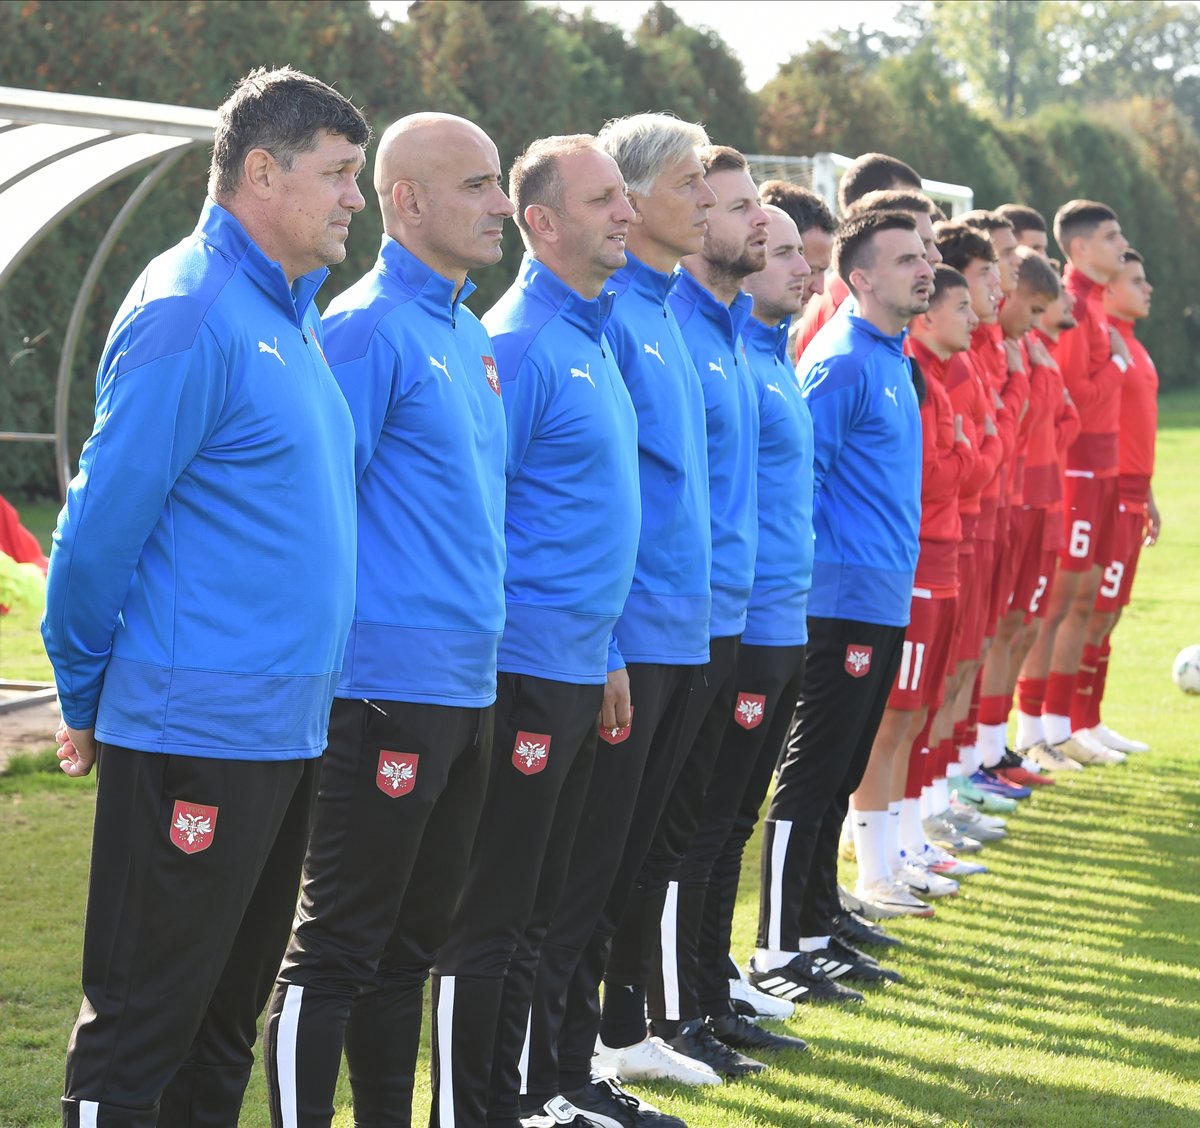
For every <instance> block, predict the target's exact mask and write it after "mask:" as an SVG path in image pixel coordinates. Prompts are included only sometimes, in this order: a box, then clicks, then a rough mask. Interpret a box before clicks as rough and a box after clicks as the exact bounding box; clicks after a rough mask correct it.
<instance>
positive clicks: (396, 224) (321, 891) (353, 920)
mask: <svg viewBox="0 0 1200 1128" xmlns="http://www.w3.org/2000/svg"><path fill="white" fill-rule="evenodd" d="M375 190H376V192H377V193H378V196H379V206H380V209H381V211H382V213H383V226H384V236H383V246H382V247H381V248H380V252H379V258H378V260H377V261H376V263H375V265H374V266H373V267H372V268H371V270H370V271H369V272H368V273H367V274H366V275H364V276H363V277H362V278H360V279H359V281H358V282H356V283H355V284H354V285H353V286H351V287H350V289H349V290H347V291H346V292H345V293H343V294H342V295H340V296H339V297H338V298H336V299H334V301H333V302H332V304H331V305H330V307H329V309H328V310H327V311H326V314H325V318H324V322H323V325H324V330H325V351H326V355H327V357H328V360H329V364H330V367H331V368H332V370H333V374H334V376H335V378H336V379H337V381H338V384H339V385H340V387H341V389H342V392H343V394H344V395H345V397H346V401H347V403H348V404H349V405H350V412H351V415H352V416H353V419H354V427H355V460H354V462H355V467H354V468H355V474H356V478H357V494H358V586H357V596H356V602H355V610H354V620H353V624H352V626H351V628H350V638H349V642H348V643H347V646H346V652H345V657H344V660H343V663H342V673H341V680H340V681H339V683H338V687H337V691H336V694H335V698H334V702H333V710H332V713H331V715H330V721H329V747H328V750H327V752H326V755H325V762H324V767H323V776H322V780H321V790H320V797H319V799H318V802H317V810H316V815H315V818H314V822H313V829H312V833H311V836H310V838H309V845H308V856H307V858H306V860H305V865H304V879H303V890H302V896H301V900H300V907H299V910H298V913H297V918H296V926H295V932H294V934H293V937H292V941H291V944H290V946H289V948H288V950H287V954H286V956H285V957H284V960H283V965H282V967H281V969H280V971H279V977H278V981H277V983H276V986H275V993H274V996H273V998H272V1000H271V1005H270V1008H269V1010H268V1014H267V1022H266V1028H265V1032H264V1043H265V1050H266V1058H267V1077H268V1085H269V1087H270V1096H271V1119H272V1124H273V1125H275V1126H276V1128H285V1126H286V1128H316V1126H318V1125H320V1126H327V1125H328V1124H329V1123H330V1120H331V1118H332V1116H333V1098H334V1090H335V1088H336V1085H337V1076H338V1066H339V1063H340V1061H341V1056H342V1049H343V1045H344V1047H345V1052H346V1058H347V1061H348V1062H349V1064H350V1073H351V1078H352V1081H351V1088H352V1090H353V1094H354V1119H355V1123H356V1124H359V1125H381V1124H397V1125H399V1124H403V1125H407V1124H408V1123H409V1119H410V1109H411V1101H412V1089H413V1076H414V1072H415V1069H416V1059H417V1048H418V1045H419V1043H420V1032H421V994H422V988H423V985H424V983H425V980H426V978H427V976H428V974H429V969H430V967H431V966H432V964H433V962H434V958H435V956H436V955H437V951H438V947H439V946H440V944H441V943H442V941H443V940H444V939H445V937H446V935H447V933H448V931H449V925H450V918H451V914H452V912H453V910H454V905H455V902H456V900H457V899H458V895H459V891H460V889H461V888H462V884H463V881H464V879H465V876H466V871H467V862H468V859H469V856H470V851H471V843H472V841H473V840H474V837H475V830H476V826H477V825H478V822H479V817H480V811H481V810H482V807H483V801H484V795H485V792H486V789H487V782H488V763H489V756H490V753H491V748H492V729H493V710H494V702H495V699H496V654H497V647H498V644H499V641H500V636H501V633H502V631H503V629H504V619H505V611H504V560H505V550H504V491H505V485H504V457H505V445H506V440H505V422H504V406H503V403H502V402H501V399H500V381H499V379H498V377H497V373H496V364H495V361H494V360H493V359H492V354H493V349H492V345H491V342H490V340H489V338H488V334H487V332H486V331H485V329H484V328H483V326H482V325H481V324H480V322H479V320H478V319H477V318H476V317H475V315H474V314H472V313H471V311H470V310H469V309H467V307H466V306H465V305H464V304H463V301H464V299H466V297H467V296H468V295H469V294H470V293H471V291H472V290H473V289H474V286H473V284H472V283H471V282H470V281H469V280H468V278H467V272H468V271H469V270H471V269H472V268H475V267H483V266H488V265H489V264H491V263H494V262H496V261H498V260H499V258H500V253H501V252H500V236H501V230H502V228H503V225H504V221H505V219H507V218H508V217H509V216H511V215H512V214H513V206H512V204H511V203H509V201H508V198H507V196H505V194H504V192H503V190H502V189H501V186H500V160H499V156H498V154H497V152H496V146H495V145H493V144H492V142H491V140H490V139H489V138H488V137H487V135H486V134H485V133H483V131H482V130H480V129H479V128H478V127H477V126H475V125H473V124H472V123H471V122H469V121H464V120H463V119H462V118H457V117H452V116H450V115H448V114H415V115H413V116H411V117H407V118H403V119H402V120H400V121H398V122H396V123H395V124H394V125H392V126H391V128H389V129H388V130H387V132H386V133H385V134H384V135H383V139H382V140H381V142H380V146H379V154H378V157H377V160H376V164H375Z"/></svg>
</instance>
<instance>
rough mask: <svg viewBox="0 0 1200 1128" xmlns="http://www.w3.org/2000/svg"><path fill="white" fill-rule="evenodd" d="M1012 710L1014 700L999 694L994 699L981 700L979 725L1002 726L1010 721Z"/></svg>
mask: <svg viewBox="0 0 1200 1128" xmlns="http://www.w3.org/2000/svg"><path fill="white" fill-rule="evenodd" d="M1011 708H1012V698H1011V697H1008V696H1007V695H1005V694H1002V693H998V694H996V695H995V696H994V697H981V698H980V699H979V723H980V724H981V725H1002V724H1004V722H1005V721H1007V720H1008V711H1009V709H1011Z"/></svg>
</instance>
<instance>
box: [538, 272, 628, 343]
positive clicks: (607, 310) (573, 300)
mask: <svg viewBox="0 0 1200 1128" xmlns="http://www.w3.org/2000/svg"><path fill="white" fill-rule="evenodd" d="M517 284H518V285H519V286H520V287H521V289H522V290H525V291H527V292H528V293H530V294H532V295H534V296H535V297H537V298H538V300H540V301H542V302H544V303H545V304H546V305H548V306H549V307H550V308H551V309H553V310H554V312H555V313H556V314H558V316H559V317H561V318H562V319H563V320H564V321H566V322H567V323H568V324H569V325H573V326H575V328H576V329H579V330H581V331H582V332H584V333H586V334H587V336H588V337H589V338H590V339H591V340H593V341H595V342H596V343H597V344H599V343H600V338H601V337H602V336H603V335H604V326H605V325H607V324H608V318H609V315H610V314H611V313H612V304H613V297H614V295H613V292H612V291H611V290H604V291H602V292H601V294H600V296H599V297H598V298H592V299H591V300H589V299H587V298H585V297H584V296H583V295H582V294H580V293H579V292H578V291H576V290H572V289H571V287H570V286H568V285H567V284H566V283H565V282H564V281H563V280H562V279H561V278H559V276H558V275H557V274H555V273H554V271H553V270H551V269H550V268H549V267H548V266H547V265H546V264H545V263H543V262H538V260H537V259H535V258H534V257H533V256H532V255H531V254H529V252H528V251H526V253H525V257H524V258H523V259H522V260H521V270H520V272H519V273H518V275H517Z"/></svg>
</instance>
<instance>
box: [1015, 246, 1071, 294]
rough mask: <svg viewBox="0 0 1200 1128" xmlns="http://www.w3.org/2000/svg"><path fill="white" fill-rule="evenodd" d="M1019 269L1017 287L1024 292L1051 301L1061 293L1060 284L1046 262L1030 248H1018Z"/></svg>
mask: <svg viewBox="0 0 1200 1128" xmlns="http://www.w3.org/2000/svg"><path fill="white" fill-rule="evenodd" d="M1017 255H1018V257H1019V258H1020V259H1021V269H1020V271H1019V273H1018V274H1017V286H1018V287H1019V288H1020V289H1022V290H1025V291H1032V292H1033V293H1035V294H1043V295H1045V296H1046V297H1047V298H1049V299H1050V300H1051V301H1054V299H1055V298H1057V297H1058V296H1059V294H1061V293H1062V283H1061V282H1060V281H1059V278H1058V274H1057V273H1056V272H1055V269H1054V267H1052V266H1051V265H1050V263H1049V261H1048V260H1046V259H1044V258H1043V257H1042V256H1041V255H1039V254H1038V253H1037V251H1035V250H1034V249H1033V248H1032V247H1018V248H1017Z"/></svg>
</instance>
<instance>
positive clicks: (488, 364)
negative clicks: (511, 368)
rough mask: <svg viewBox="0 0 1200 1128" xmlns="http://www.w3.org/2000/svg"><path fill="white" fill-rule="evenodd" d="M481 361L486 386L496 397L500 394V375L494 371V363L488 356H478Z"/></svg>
mask: <svg viewBox="0 0 1200 1128" xmlns="http://www.w3.org/2000/svg"><path fill="white" fill-rule="evenodd" d="M479 359H480V360H482V361H483V374H484V375H485V376H486V377H487V382H488V386H489V387H490V388H491V389H492V391H493V392H495V393H496V395H499V394H500V373H499V372H497V371H496V362H495V361H494V360H493V359H492V358H491V357H490V356H483V355H482V354H480V357H479Z"/></svg>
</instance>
